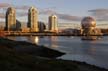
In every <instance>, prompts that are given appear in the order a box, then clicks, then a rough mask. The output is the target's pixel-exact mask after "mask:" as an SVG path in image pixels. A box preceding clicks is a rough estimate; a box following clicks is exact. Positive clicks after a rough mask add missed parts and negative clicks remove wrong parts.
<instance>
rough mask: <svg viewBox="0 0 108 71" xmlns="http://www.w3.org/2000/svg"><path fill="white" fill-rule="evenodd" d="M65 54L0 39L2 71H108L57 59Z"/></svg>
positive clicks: (0, 65)
mask: <svg viewBox="0 0 108 71" xmlns="http://www.w3.org/2000/svg"><path fill="white" fill-rule="evenodd" d="M63 54H65V53H62V52H59V51H56V50H52V49H49V48H46V47H44V46H38V45H36V44H32V43H28V42H19V41H13V40H8V39H4V38H0V70H1V71H108V70H105V69H103V68H99V67H96V66H93V65H89V64H86V63H84V62H76V61H68V60H60V59H55V58H56V57H58V56H61V55H63Z"/></svg>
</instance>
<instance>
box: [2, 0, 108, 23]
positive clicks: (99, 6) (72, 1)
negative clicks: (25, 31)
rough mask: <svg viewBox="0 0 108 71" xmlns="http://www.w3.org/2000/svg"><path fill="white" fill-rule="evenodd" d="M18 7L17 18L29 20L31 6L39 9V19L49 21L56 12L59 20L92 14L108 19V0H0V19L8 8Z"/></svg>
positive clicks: (75, 20)
mask: <svg viewBox="0 0 108 71" xmlns="http://www.w3.org/2000/svg"><path fill="white" fill-rule="evenodd" d="M10 6H13V7H15V8H16V11H17V19H18V20H20V21H22V22H27V12H28V9H29V8H30V7H31V6H34V7H36V8H37V9H38V10H39V21H43V22H48V16H50V15H52V14H56V15H57V16H58V19H59V22H80V21H81V19H82V18H83V17H85V16H92V17H94V18H95V19H96V20H97V21H99V22H107V20H108V0H0V21H4V16H5V12H6V9H7V8H8V7H10Z"/></svg>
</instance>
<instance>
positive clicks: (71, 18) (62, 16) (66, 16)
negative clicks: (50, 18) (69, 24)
mask: <svg viewBox="0 0 108 71" xmlns="http://www.w3.org/2000/svg"><path fill="white" fill-rule="evenodd" d="M39 14H45V15H46V14H48V15H52V14H55V15H57V16H58V17H59V18H60V19H62V20H67V21H81V17H78V16H72V15H69V14H62V13H58V12H55V11H53V10H51V9H46V10H41V11H40V13H39Z"/></svg>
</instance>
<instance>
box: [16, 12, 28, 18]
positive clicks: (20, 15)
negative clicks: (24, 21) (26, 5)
mask: <svg viewBox="0 0 108 71" xmlns="http://www.w3.org/2000/svg"><path fill="white" fill-rule="evenodd" d="M27 15H28V13H27V12H18V13H17V16H18V17H23V16H27Z"/></svg>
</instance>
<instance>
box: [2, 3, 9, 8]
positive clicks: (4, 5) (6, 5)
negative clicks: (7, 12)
mask: <svg viewBox="0 0 108 71" xmlns="http://www.w3.org/2000/svg"><path fill="white" fill-rule="evenodd" d="M9 6H11V4H9V3H0V8H5V7H9Z"/></svg>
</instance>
